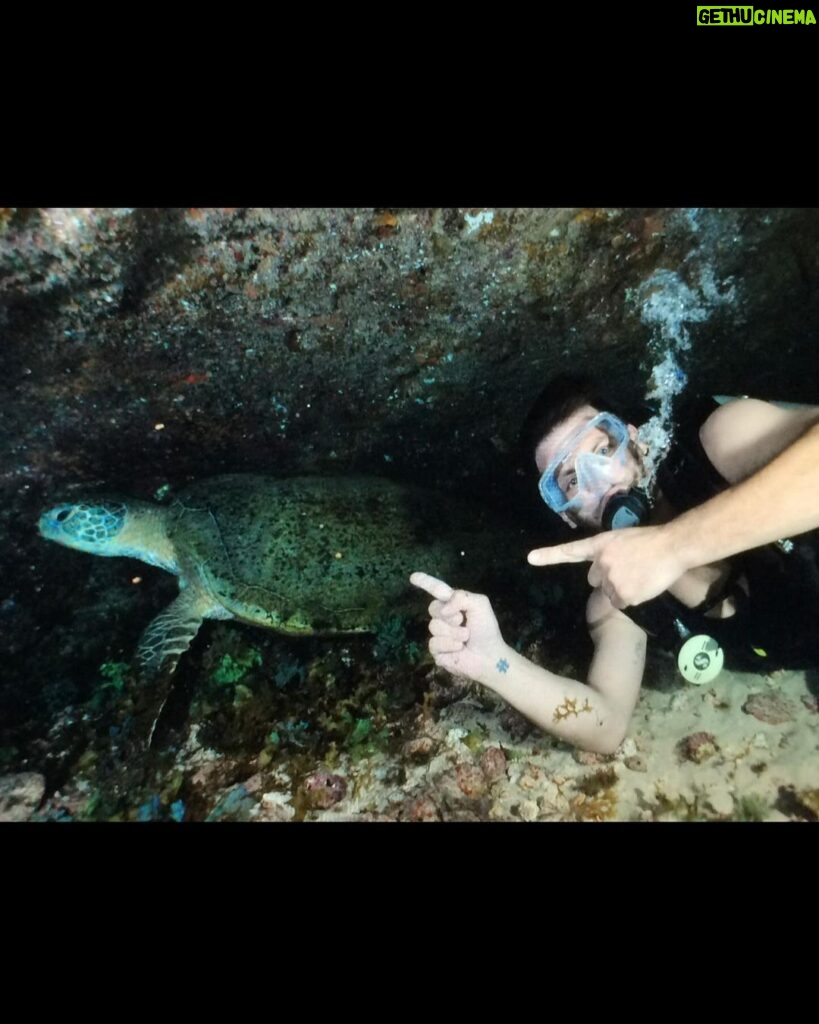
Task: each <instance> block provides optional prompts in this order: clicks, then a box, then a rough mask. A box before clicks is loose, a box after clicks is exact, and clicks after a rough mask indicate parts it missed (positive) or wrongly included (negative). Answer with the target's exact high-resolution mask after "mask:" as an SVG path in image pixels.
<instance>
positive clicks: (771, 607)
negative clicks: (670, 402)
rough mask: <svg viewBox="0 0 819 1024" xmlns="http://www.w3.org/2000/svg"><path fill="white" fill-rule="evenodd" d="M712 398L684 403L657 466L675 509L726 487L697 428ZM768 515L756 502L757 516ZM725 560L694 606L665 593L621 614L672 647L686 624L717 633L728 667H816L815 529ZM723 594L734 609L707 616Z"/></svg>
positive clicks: (818, 590)
mask: <svg viewBox="0 0 819 1024" xmlns="http://www.w3.org/2000/svg"><path fill="white" fill-rule="evenodd" d="M717 405H718V403H717V402H715V401H714V400H713V399H711V398H709V399H700V400H696V399H695V400H692V401H689V402H688V403H687V405H686V406H684V407H683V409H682V411H681V414H680V416H679V427H678V429H677V431H676V433H675V438H674V443H673V445H672V448H671V451H670V452H669V454H668V456H667V457H666V459H665V460H664V462H663V463H662V465H661V467H660V469H659V471H658V475H657V483H658V487H659V489H660V490H661V491H662V493H663V495H664V497H665V498H667V499H668V501H669V502H670V503H671V505H672V506H673V508H674V509H675V511H676V512H677V513H682V512H686V511H688V509H690V508H694V507H695V506H697V505H701V504H702V503H703V502H704V501H707V500H708V499H709V498H712V497H713V496H714V495H715V494H718V493H719V492H720V491H722V490H724V489H725V488H726V487H727V486H728V483H727V482H726V481H725V480H724V479H723V477H721V476H720V474H719V473H718V472H717V471H716V470H715V469H714V467H713V466H712V465H711V462H710V461H709V459H708V456H707V455H706V454H705V451H704V449H703V447H702V443H701V442H700V438H699V430H700V427H701V426H702V424H703V423H704V422H705V420H706V419H707V418H708V416H709V415H710V414H711V413H712V412H713V411H714V409H716V408H717ZM765 514H766V510H765V509H764V508H761V509H759V515H760V516H764V515H765ZM730 565H731V573H730V576H729V577H728V579H727V581H726V583H725V584H724V585H723V586H722V587H721V588H720V590H719V593H713V594H711V595H710V597H709V598H708V599H707V600H706V601H704V602H703V603H702V604H701V605H700V606H699V607H698V608H694V609H690V608H687V607H686V606H685V605H684V604H682V602H681V601H678V600H677V599H676V598H675V597H673V596H672V595H671V594H669V593H667V592H666V593H665V594H661V595H660V596H659V597H657V598H655V599H654V600H652V601H647V602H645V603H644V604H642V605H636V606H635V607H633V608H628V609H626V614H627V615H629V617H630V618H632V619H633V620H634V621H635V622H636V623H637V624H638V625H639V626H641V627H642V628H643V629H645V631H646V632H647V633H648V634H649V635H650V636H654V637H656V638H657V639H658V640H659V641H660V642H661V643H663V644H664V646H667V647H668V648H669V649H672V650H677V649H679V647H680V644H681V642H682V641H681V636H684V635H686V634H685V631H686V630H687V631H688V633H689V634H698V633H704V634H707V635H708V636H712V637H714V638H715V639H716V640H717V641H718V642H719V644H720V645H721V646H722V648H723V650H724V652H725V666H726V668H733V669H744V670H752V671H753V670H756V671H762V672H768V671H771V670H772V669H775V668H811V667H817V666H819V531H817V530H812V531H811V532H809V533H806V534H801V535H800V536H798V537H793V538H790V539H788V540H786V542H785V543H775V544H766V545H765V546H764V547H760V548H754V549H752V550H750V551H745V552H742V553H741V554H739V555H735V556H733V557H732V558H731V559H730ZM741 577H744V578H745V580H747V583H748V594H746V593H745V591H744V590H743V589H742V587H741V586H740V585H739V579H740V578H741ZM726 597H732V598H733V599H734V601H735V603H736V613H735V614H734V615H731V616H729V617H728V618H725V619H713V618H707V617H706V615H705V612H706V611H708V610H709V609H710V608H712V607H713V606H714V605H716V604H718V603H719V602H720V601H722V600H724V599H725V598H726ZM675 620H677V621H676V622H675ZM680 624H682V627H684V629H681V628H680Z"/></svg>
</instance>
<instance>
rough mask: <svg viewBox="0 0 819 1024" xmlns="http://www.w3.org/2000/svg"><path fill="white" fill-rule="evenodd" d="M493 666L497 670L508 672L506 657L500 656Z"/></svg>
mask: <svg viewBox="0 0 819 1024" xmlns="http://www.w3.org/2000/svg"><path fill="white" fill-rule="evenodd" d="M495 668H496V669H497V670H498V672H504V673H505V672H508V671H509V662H508V661H507V660H506V658H501V660H500V661H499V662H498V663H497V665H495Z"/></svg>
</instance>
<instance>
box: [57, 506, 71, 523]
mask: <svg viewBox="0 0 819 1024" xmlns="http://www.w3.org/2000/svg"><path fill="white" fill-rule="evenodd" d="M70 515H71V509H70V508H64V509H61V510H60V511H59V512H58V513H57V515H56V517H55V518H56V520H57V522H58V523H64V522H65V521H66V519H68V517H69V516H70Z"/></svg>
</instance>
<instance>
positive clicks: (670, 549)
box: [659, 513, 703, 572]
mask: <svg viewBox="0 0 819 1024" xmlns="http://www.w3.org/2000/svg"><path fill="white" fill-rule="evenodd" d="M688 516H689V514H688V513H684V514H683V515H681V516H677V518H676V519H672V520H670V521H669V522H667V523H664V524H663V525H662V526H660V527H659V530H660V531H661V533H662V536H663V538H664V540H665V548H666V552H667V554H668V557H669V558H673V559H674V560H676V562H677V563H678V564H679V566H680V569H681V572H688V571H689V570H690V569H696V568H697V567H698V566H700V565H702V564H703V563H702V540H703V538H702V533H701V531H698V530H697V529H695V524H692V523H691V521H690V519H689V518H688Z"/></svg>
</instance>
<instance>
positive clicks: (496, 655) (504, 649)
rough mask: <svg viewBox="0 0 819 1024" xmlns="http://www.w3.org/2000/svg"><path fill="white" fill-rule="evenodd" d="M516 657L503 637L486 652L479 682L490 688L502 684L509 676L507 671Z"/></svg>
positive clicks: (515, 653) (495, 687)
mask: <svg viewBox="0 0 819 1024" xmlns="http://www.w3.org/2000/svg"><path fill="white" fill-rule="evenodd" d="M516 657H517V652H516V651H515V650H514V648H512V647H510V646H509V644H507V643H506V641H504V640H503V639H501V641H500V642H499V643H498V644H497V645H496V646H494V647H493V648H492V650H491V652H487V656H486V659H485V661H484V665H483V669H482V671H481V679H480V682H481V683H483V685H484V686H488V687H489V688H490V689H491V690H495V689H497V688H498V687H499V686H502V684H503V682H504V680H506V679H508V678H509V673H510V671H511V669H512V666H513V664H514V662H515V658H516Z"/></svg>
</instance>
